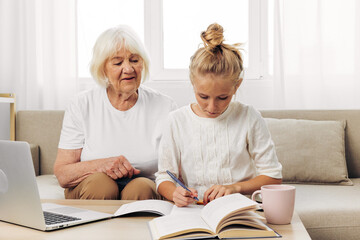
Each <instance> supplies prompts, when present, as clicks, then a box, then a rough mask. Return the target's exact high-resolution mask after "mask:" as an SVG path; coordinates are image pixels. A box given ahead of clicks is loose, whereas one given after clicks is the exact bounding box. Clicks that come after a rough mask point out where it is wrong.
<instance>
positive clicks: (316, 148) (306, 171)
mask: <svg viewBox="0 0 360 240" xmlns="http://www.w3.org/2000/svg"><path fill="white" fill-rule="evenodd" d="M265 121H266V122H267V125H268V128H269V131H270V133H271V136H272V139H273V141H274V144H275V148H276V154H277V156H278V159H279V161H280V162H281V164H282V166H283V171H282V173H283V181H284V182H288V183H315V184H319V183H323V184H329V183H330V184H341V185H352V182H351V180H350V179H349V178H348V172H347V167H346V159H345V126H346V121H312V120H296V119H274V118H265Z"/></svg>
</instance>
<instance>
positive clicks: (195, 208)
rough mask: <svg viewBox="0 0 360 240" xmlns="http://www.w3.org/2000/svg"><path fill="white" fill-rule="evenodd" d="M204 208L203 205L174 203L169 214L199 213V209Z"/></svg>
mask: <svg viewBox="0 0 360 240" xmlns="http://www.w3.org/2000/svg"><path fill="white" fill-rule="evenodd" d="M203 208H204V206H203V205H195V204H191V205H187V206H186V207H177V206H176V205H174V206H173V209H172V210H171V213H170V214H171V215H175V214H178V215H180V214H194V215H199V216H200V215H201V210H202V209H203Z"/></svg>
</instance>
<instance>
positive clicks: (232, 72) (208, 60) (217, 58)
mask: <svg viewBox="0 0 360 240" xmlns="http://www.w3.org/2000/svg"><path fill="white" fill-rule="evenodd" d="M223 33H224V29H223V27H222V26H221V25H219V24H217V23H213V24H211V25H210V26H209V27H208V28H207V30H206V31H203V32H202V33H201V35H200V37H201V39H202V41H203V43H204V47H202V48H199V49H198V50H197V51H196V52H195V54H194V55H193V56H192V57H191V62H190V66H189V68H190V79H191V82H193V77H194V75H197V74H200V75H205V74H208V73H211V74H214V75H217V76H219V75H223V76H225V77H228V78H229V79H231V80H232V81H234V85H237V84H239V85H240V84H241V81H242V75H241V73H242V72H243V59H242V54H241V52H240V51H239V49H238V46H239V45H241V44H233V45H229V44H225V43H224V35H223Z"/></svg>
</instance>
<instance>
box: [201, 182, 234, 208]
mask: <svg viewBox="0 0 360 240" xmlns="http://www.w3.org/2000/svg"><path fill="white" fill-rule="evenodd" d="M239 188H240V187H239V186H237V185H235V184H232V185H213V186H212V187H211V188H209V189H208V190H206V192H205V193H204V204H207V203H208V202H210V201H212V200H214V199H216V198H219V197H222V196H225V195H229V194H232V193H239V192H240V190H241V189H239Z"/></svg>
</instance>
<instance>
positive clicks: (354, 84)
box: [274, 0, 360, 109]
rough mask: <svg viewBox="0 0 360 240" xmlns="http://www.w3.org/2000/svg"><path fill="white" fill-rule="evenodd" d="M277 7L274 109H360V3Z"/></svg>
mask: <svg viewBox="0 0 360 240" xmlns="http://www.w3.org/2000/svg"><path fill="white" fill-rule="evenodd" d="M274 6H275V7H274V33H275V34H274V93H275V105H276V106H275V108H285V109H289V108H291V109H351V108H360V1H358V0H346V1H343V0H323V1H322V0H275V4H274Z"/></svg>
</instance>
